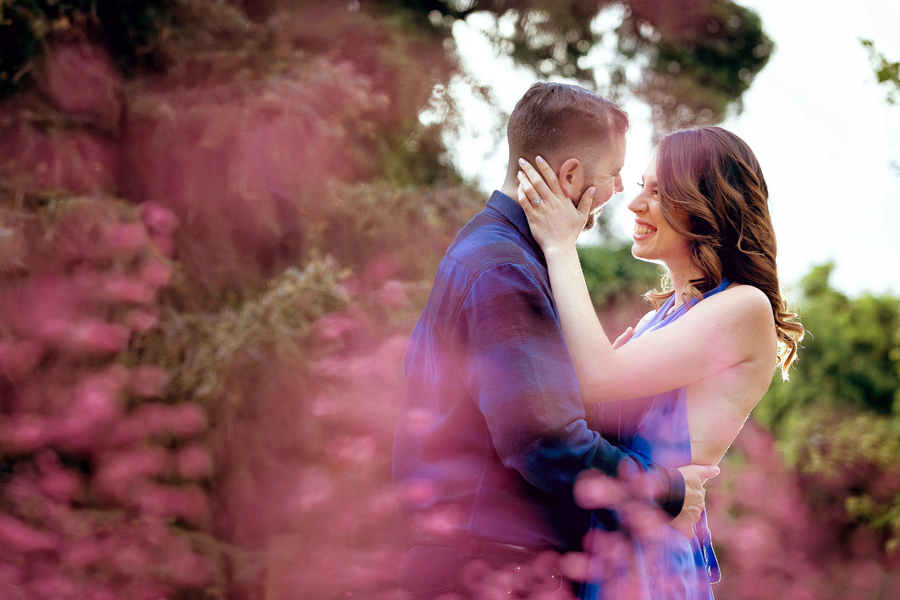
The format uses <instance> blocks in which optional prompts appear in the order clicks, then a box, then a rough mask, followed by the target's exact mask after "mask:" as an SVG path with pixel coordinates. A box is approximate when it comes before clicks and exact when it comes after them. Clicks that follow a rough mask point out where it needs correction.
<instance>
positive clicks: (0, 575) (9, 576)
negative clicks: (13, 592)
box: [0, 562, 25, 587]
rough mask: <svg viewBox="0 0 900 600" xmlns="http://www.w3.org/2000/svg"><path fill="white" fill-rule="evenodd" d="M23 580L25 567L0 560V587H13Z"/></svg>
mask: <svg viewBox="0 0 900 600" xmlns="http://www.w3.org/2000/svg"><path fill="white" fill-rule="evenodd" d="M24 580H25V569H24V568H22V567H19V566H15V565H11V564H9V563H8V562H0V587H2V586H9V587H15V586H19V585H21V584H22V582H23V581H24Z"/></svg>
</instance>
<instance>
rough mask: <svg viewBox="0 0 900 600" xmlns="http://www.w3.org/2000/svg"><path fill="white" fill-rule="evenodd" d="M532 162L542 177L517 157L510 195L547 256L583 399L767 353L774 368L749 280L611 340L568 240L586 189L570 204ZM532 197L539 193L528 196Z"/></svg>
mask: <svg viewBox="0 0 900 600" xmlns="http://www.w3.org/2000/svg"><path fill="white" fill-rule="evenodd" d="M539 167H540V168H541V171H542V172H543V173H544V179H542V178H541V176H540V175H539V174H538V173H537V171H535V170H534V168H533V167H531V165H530V164H528V163H525V164H523V166H522V168H523V170H524V171H525V174H523V175H522V176H520V178H519V179H520V186H519V194H518V196H519V197H518V201H519V204H520V205H521V206H522V208H523V210H524V211H525V214H526V216H527V217H528V221H529V225H530V227H531V231H532V234H533V235H534V237H535V239H536V240H537V241H538V243H539V244H540V245H541V248H542V249H543V251H544V255H545V257H546V259H547V267H548V269H549V272H550V285H551V288H552V290H553V296H554V300H555V302H556V305H557V310H558V311H559V315H560V322H561V325H562V330H563V335H564V337H565V339H566V343H567V345H568V347H569V350H570V352H571V354H572V358H573V360H574V362H575V369H576V372H577V374H578V381H579V385H580V387H581V394H582V400H583V401H584V402H586V403H597V402H608V401H612V400H623V399H628V398H637V397H642V396H647V395H650V394H655V393H660V392H664V391H667V390H671V389H675V388H679V387H681V386H684V385H688V384H690V383H693V382H695V381H698V380H700V379H703V378H704V377H707V376H709V375H711V374H712V373H715V372H718V371H720V370H722V369H725V368H727V367H730V366H732V365H735V364H738V363H741V362H744V361H747V360H751V359H758V358H759V357H760V356H763V357H766V356H769V354H771V358H772V365H773V368H774V364H775V362H774V361H775V347H774V321H773V318H772V311H771V307H770V306H769V302H768V300H767V299H766V297H765V295H764V294H763V293H762V292H761V291H759V290H758V289H756V288H753V287H751V286H736V287H734V288H732V289H729V290H728V291H727V292H723V293H720V294H716V295H715V296H712V297H710V298H708V299H706V300H704V301H703V302H701V303H699V304H697V305H696V306H694V307H693V308H691V309H690V310H689V311H688V312H687V314H685V315H684V316H683V317H681V318H680V319H678V320H677V321H676V322H674V323H672V324H671V325H668V326H666V327H664V328H662V329H660V330H659V331H657V332H654V333H653V335H649V336H642V337H640V338H638V339H636V340H634V341H632V342H631V343H629V344H627V345H624V346H622V347H619V348H614V347H613V345H612V344H610V343H609V341H608V339H607V337H606V335H605V333H604V332H603V328H602V326H601V324H600V321H599V319H598V318H597V315H596V313H595V311H594V307H593V305H592V304H591V301H590V296H589V295H588V290H587V286H586V284H585V281H584V275H583V273H582V271H581V264H580V261H579V259H578V253H577V250H576V248H575V239H576V238H577V237H578V233H580V231H581V229H580V227H583V224H584V222H585V219H586V218H587V214H588V211H589V210H590V203H591V201H592V191H591V190H588V191H587V192H586V193H585V196H584V197H583V198H582V199H581V201H580V202H579V205H578V206H577V208H576V207H575V206H573V203H572V201H571V200H570V199H569V198H566V197H565V196H564V194H563V193H562V192H561V190H560V188H559V184H558V182H557V180H556V175H555V173H553V171H552V170H551V169H550V168H549V167H548V166H546V163H543V164H539ZM545 179H546V181H545ZM538 197H540V198H541V199H542V201H541V202H540V203H539V204H538V205H534V204H532V201H533V200H534V199H536V198H538ZM579 223H580V226H579ZM770 342H771V344H770Z"/></svg>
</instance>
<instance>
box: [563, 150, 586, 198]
mask: <svg viewBox="0 0 900 600" xmlns="http://www.w3.org/2000/svg"><path fill="white" fill-rule="evenodd" d="M558 175H559V187H560V189H561V190H562V192H563V194H565V195H566V196H567V197H568V198H573V199H574V200H575V201H576V202H577V201H578V200H579V199H580V198H576V196H579V195H580V194H581V190H582V189H583V188H584V165H582V164H581V161H580V160H578V159H577V158H567V159H566V160H564V161H563V164H561V165H560V166H559V173H558Z"/></svg>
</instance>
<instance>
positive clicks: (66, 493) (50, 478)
mask: <svg viewBox="0 0 900 600" xmlns="http://www.w3.org/2000/svg"><path fill="white" fill-rule="evenodd" d="M38 489H40V490H41V492H43V493H44V494H45V495H46V496H47V497H48V498H50V499H51V500H53V501H55V502H60V503H63V504H69V503H71V502H72V500H73V499H74V498H75V497H76V496H78V494H79V493H80V492H81V478H80V477H79V476H78V474H77V473H75V472H74V471H70V470H68V469H62V468H58V469H54V470H51V471H47V472H45V473H44V474H43V475H42V476H41V477H40V479H38Z"/></svg>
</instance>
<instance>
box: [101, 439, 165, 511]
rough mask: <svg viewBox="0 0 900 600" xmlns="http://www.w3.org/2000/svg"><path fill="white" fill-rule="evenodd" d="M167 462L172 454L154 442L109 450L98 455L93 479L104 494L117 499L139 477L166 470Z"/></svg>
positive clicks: (129, 490)
mask: <svg viewBox="0 0 900 600" xmlns="http://www.w3.org/2000/svg"><path fill="white" fill-rule="evenodd" d="M171 462H172V456H171V455H170V454H169V453H168V452H167V451H166V450H165V449H163V448H160V447H158V446H144V447H143V448H137V449H134V450H122V451H118V452H109V453H107V454H105V455H103V456H101V457H100V459H99V461H98V465H97V471H96V475H95V477H94V481H95V482H96V483H97V485H98V487H99V488H100V490H101V491H103V492H104V493H105V494H107V495H109V496H111V497H112V498H116V499H120V500H121V499H123V498H125V496H126V495H127V494H129V493H131V492H133V491H134V490H133V489H132V488H133V487H134V486H135V485H137V483H138V482H139V480H142V479H143V478H145V477H158V476H162V475H164V474H166V473H167V472H168V471H169V470H170V468H171ZM135 493H136V492H135Z"/></svg>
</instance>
